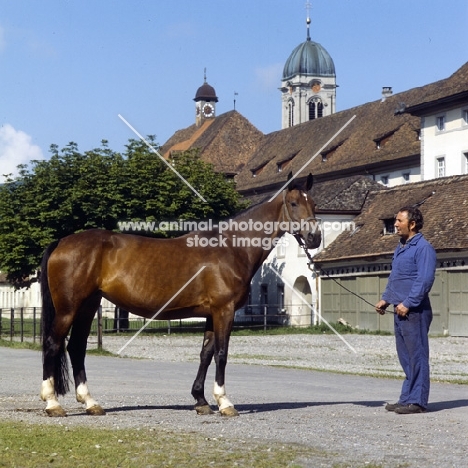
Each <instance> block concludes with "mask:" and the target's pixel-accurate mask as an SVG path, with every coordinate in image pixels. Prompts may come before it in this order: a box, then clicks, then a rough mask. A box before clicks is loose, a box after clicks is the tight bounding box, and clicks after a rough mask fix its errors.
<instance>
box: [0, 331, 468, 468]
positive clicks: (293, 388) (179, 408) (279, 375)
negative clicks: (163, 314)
mask: <svg viewBox="0 0 468 468" xmlns="http://www.w3.org/2000/svg"><path fill="white" fill-rule="evenodd" d="M344 340H345V341H346V342H344V341H342V340H341V339H340V338H339V337H337V336H335V335H320V336H317V335H287V336H256V337H237V336H234V337H232V339H231V347H230V354H229V364H228V368H227V385H226V386H227V391H228V396H229V398H230V399H231V401H233V403H234V404H235V405H236V408H237V409H238V410H239V412H240V416H239V417H238V418H223V417H221V416H219V415H213V416H206V417H205V416H204V417H201V416H197V415H196V414H195V412H194V411H193V409H192V408H193V400H192V397H191V396H190V388H191V384H192V382H193V379H194V377H195V374H196V369H197V363H198V354H199V351H200V348H201V336H200V337H181V336H164V337H141V336H138V337H137V338H136V339H135V340H133V341H132V342H131V343H128V338H122V337H105V338H104V347H105V348H106V349H107V350H109V351H112V352H115V353H116V352H118V351H119V350H121V349H122V348H124V349H123V351H122V352H121V354H120V355H121V356H125V357H126V359H121V358H120V357H97V356H88V357H87V364H88V378H89V383H90V389H91V392H92V394H93V396H94V397H95V398H96V399H97V400H98V401H99V402H100V403H101V404H102V405H103V406H104V407H105V408H106V410H107V415H106V416H104V417H96V418H92V417H88V416H85V415H83V410H82V408H81V405H79V404H78V403H76V401H75V400H74V398H73V395H67V396H66V397H65V398H63V399H62V402H63V406H64V407H65V408H66V410H67V411H68V413H69V417H68V418H66V419H61V420H57V419H51V418H48V417H47V416H45V415H44V411H43V408H44V404H43V403H42V402H41V401H40V400H39V397H38V391H39V387H40V381H41V356H40V354H39V353H37V352H34V351H28V350H13V349H9V348H1V347H0V419H7V420H21V421H24V422H29V423H40V424H62V425H63V426H69V427H71V426H74V425H88V426H92V427H110V428H139V429H148V428H149V429H151V428H155V427H158V428H160V429H163V430H180V431H184V432H194V431H195V432H199V433H202V434H204V435H205V436H206V437H210V438H212V439H214V440H217V439H220V438H224V439H227V438H229V439H232V440H237V441H248V440H251V439H255V440H256V441H266V442H271V441H279V442H282V443H293V442H294V443H299V444H304V445H306V446H308V447H312V448H314V449H316V450H317V456H314V458H313V460H312V459H308V460H301V461H300V464H299V465H300V466H303V467H318V466H351V467H361V466H369V465H374V466H382V467H389V468H390V467H392V468H394V467H418V468H419V467H438V468H444V467H465V466H467V465H468V462H467V461H466V460H467V455H468V443H467V442H468V440H467V434H468V396H467V389H468V387H467V386H466V384H468V353H467V344H468V339H464V338H453V337H445V338H431V340H430V344H431V373H432V382H433V383H432V387H431V396H430V405H429V411H428V412H427V413H425V414H418V415H411V416H406V415H396V414H394V413H388V412H386V411H385V410H384V408H383V406H384V404H385V402H387V401H395V400H396V398H397V397H398V394H399V390H400V387H401V379H402V373H401V370H400V367H399V365H398V362H397V358H396V353H395V349H394V338H393V337H392V336H371V335H345V336H344ZM89 346H90V347H95V343H94V342H90V345H89ZM211 367H212V368H211V369H210V372H209V375H208V378H207V396H208V395H209V394H210V393H211V389H212V384H213V379H214V377H213V376H214V369H213V367H214V366H211ZM323 371H329V372H323ZM351 374H352V375H351ZM376 376H381V377H376ZM450 382H452V383H450ZM455 382H458V383H455ZM460 382H463V383H464V384H465V385H462V384H460ZM210 401H212V398H210Z"/></svg>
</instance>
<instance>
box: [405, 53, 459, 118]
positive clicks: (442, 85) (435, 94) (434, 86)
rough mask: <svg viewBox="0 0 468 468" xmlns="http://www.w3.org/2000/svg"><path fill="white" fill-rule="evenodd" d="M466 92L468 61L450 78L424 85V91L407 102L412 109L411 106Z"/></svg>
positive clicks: (415, 107)
mask: <svg viewBox="0 0 468 468" xmlns="http://www.w3.org/2000/svg"><path fill="white" fill-rule="evenodd" d="M418 89H420V88H418ZM466 93H468V62H467V63H465V65H463V66H462V67H461V68H460V69H458V70H457V71H456V72H455V73H454V74H453V75H452V76H450V77H449V78H446V79H445V80H440V81H437V82H435V83H431V84H429V85H427V86H424V93H421V95H420V96H418V98H416V99H414V100H412V101H410V102H407V103H406V104H407V105H408V107H409V110H410V111H411V108H414V109H417V108H419V107H422V106H424V105H427V104H429V103H437V102H438V101H442V100H445V99H448V98H456V97H457V96H459V95H463V94H466Z"/></svg>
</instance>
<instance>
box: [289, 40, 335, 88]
mask: <svg viewBox="0 0 468 468" xmlns="http://www.w3.org/2000/svg"><path fill="white" fill-rule="evenodd" d="M296 75H305V76H332V77H334V76H336V74H335V64H334V63H333V60H332V58H331V57H330V54H329V53H328V52H327V51H326V50H325V49H324V48H323V47H322V46H321V45H320V44H319V43H317V42H314V41H311V40H310V38H307V40H306V41H305V42H303V43H302V44H299V45H298V46H297V47H296V48H295V49H294V50H293V51H292V53H291V55H290V56H289V58H288V60H286V64H285V65H284V69H283V81H284V80H289V79H291V78H292V77H293V76H296Z"/></svg>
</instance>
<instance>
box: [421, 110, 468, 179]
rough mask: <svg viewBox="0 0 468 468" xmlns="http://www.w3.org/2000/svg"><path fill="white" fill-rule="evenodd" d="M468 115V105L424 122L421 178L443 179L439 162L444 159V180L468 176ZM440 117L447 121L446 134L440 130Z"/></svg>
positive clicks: (439, 113)
mask: <svg viewBox="0 0 468 468" xmlns="http://www.w3.org/2000/svg"><path fill="white" fill-rule="evenodd" d="M465 112H466V113H465ZM467 114H468V103H467V104H466V105H465V106H460V107H457V108H456V109H449V110H446V111H444V112H442V111H441V112H438V113H436V114H433V115H428V116H426V117H422V118H421V175H422V179H423V180H430V179H435V178H437V177H440V176H442V175H439V174H438V161H437V160H438V158H444V161H445V174H444V176H453V175H459V174H467V173H468V171H467V169H468V165H467V158H468V121H467V120H468V115H467ZM438 117H443V118H444V120H445V128H444V129H443V130H439V129H438V127H437V118H438ZM465 119H467V120H465Z"/></svg>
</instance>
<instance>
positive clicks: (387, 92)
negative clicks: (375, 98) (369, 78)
mask: <svg viewBox="0 0 468 468" xmlns="http://www.w3.org/2000/svg"><path fill="white" fill-rule="evenodd" d="M392 94H393V91H392V87H391V86H382V102H384V101H385V99H387V98H388V97H390V96H391V95H392Z"/></svg>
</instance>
